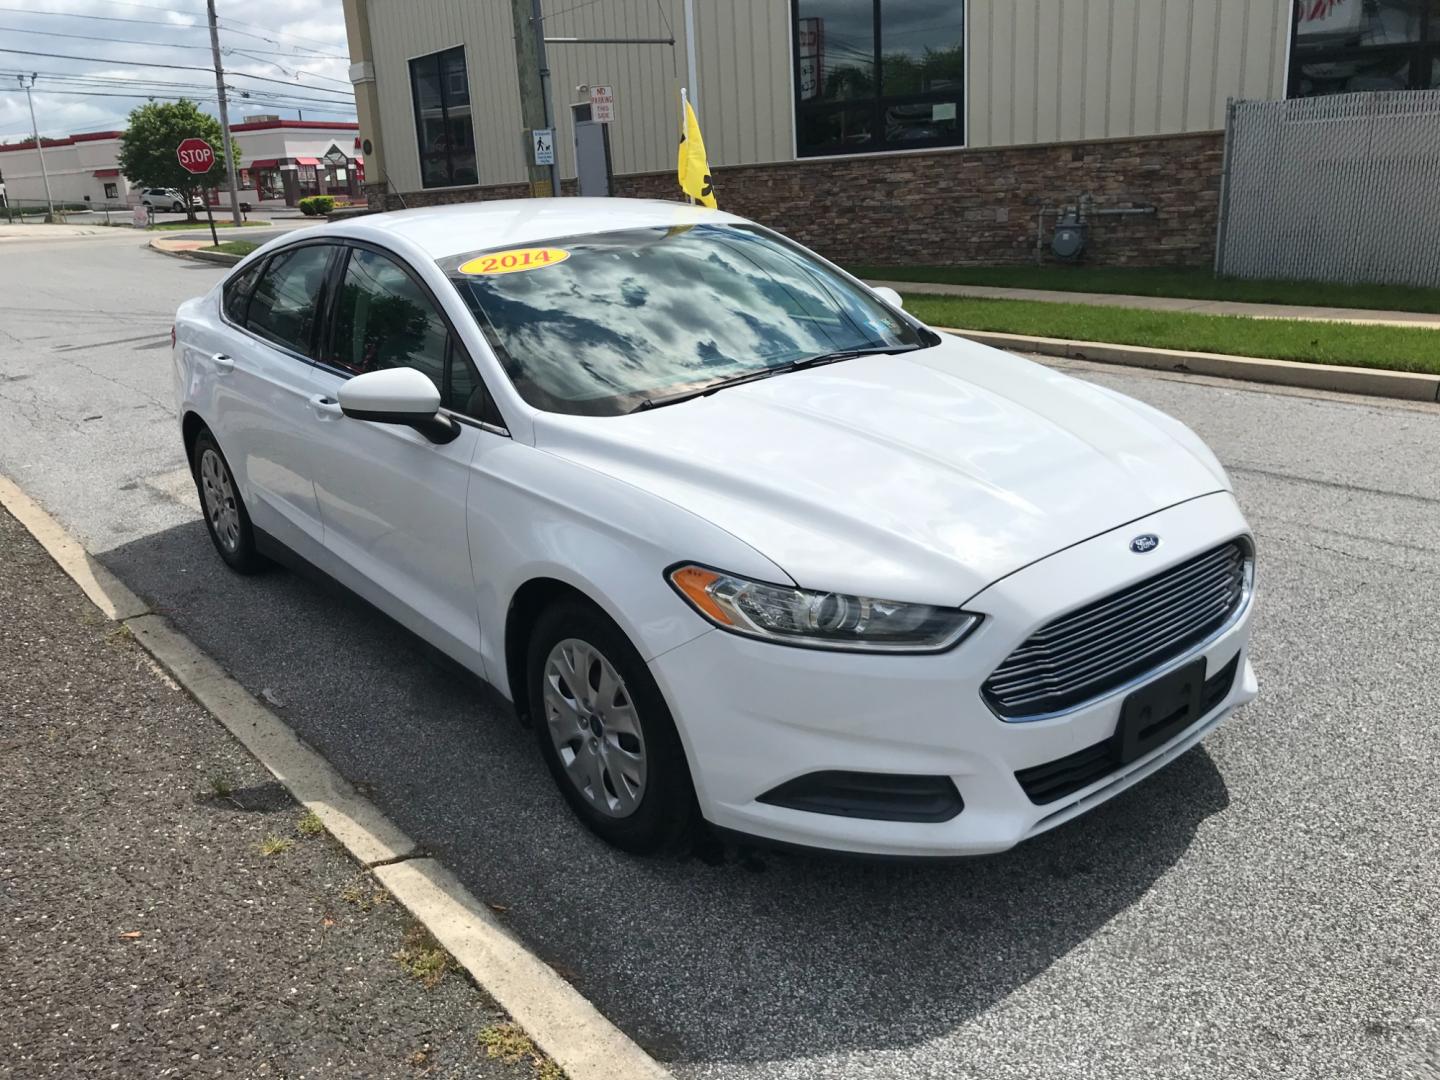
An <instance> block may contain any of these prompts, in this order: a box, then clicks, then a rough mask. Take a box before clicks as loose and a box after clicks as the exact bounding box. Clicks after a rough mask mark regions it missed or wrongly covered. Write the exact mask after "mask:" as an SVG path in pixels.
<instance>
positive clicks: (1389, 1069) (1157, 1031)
mask: <svg viewBox="0 0 1440 1080" xmlns="http://www.w3.org/2000/svg"><path fill="white" fill-rule="evenodd" d="M138 243H139V241H138V240H137V238H135V237H129V238H128V240H126V239H116V240H111V239H109V238H104V239H102V240H99V241H95V242H91V241H85V242H83V243H82V242H80V241H73V242H69V243H68V244H59V243H57V244H37V245H30V246H26V247H21V246H17V245H16V244H14V243H12V244H11V245H9V246H8V247H7V248H6V251H5V257H4V259H3V260H0V471H3V472H4V473H6V474H8V475H9V476H11V477H12V478H14V479H15V480H16V481H17V482H18V483H20V484H21V485H22V486H23V487H25V488H26V489H27V490H28V491H29V492H30V493H31V494H32V495H34V496H35V497H36V498H38V499H39V500H40V501H41V502H42V503H44V504H45V505H46V506H47V507H48V508H49V509H50V510H51V511H52V512H53V513H55V514H56V515H57V516H58V517H59V518H60V519H61V520H62V521H63V522H65V523H66V524H67V525H68V526H69V527H70V528H71V529H72V530H74V531H75V532H76V533H77V534H78V535H79V536H80V537H81V538H82V539H83V540H84V542H85V543H86V544H87V545H88V546H89V548H90V549H91V550H92V551H93V552H95V553H96V554H97V555H98V557H99V558H100V559H101V561H103V562H104V563H105V564H106V565H108V566H109V567H111V568H112V569H113V570H114V571H115V572H116V573H118V574H119V575H120V576H121V577H122V578H123V579H124V580H125V581H126V582H127V583H128V584H130V585H131V587H132V588H134V589H136V590H137V591H138V592H140V593H141V594H142V595H143V596H145V597H146V598H147V599H148V600H149V601H150V602H151V603H152V604H154V605H156V606H157V607H158V608H159V609H160V610H163V611H164V612H165V613H166V614H168V615H169V616H170V617H171V618H172V619H173V620H174V621H175V622H176V623H178V624H179V626H180V628H181V629H182V630H184V631H185V633H187V634H189V635H190V636H191V637H192V638H193V639H194V640H195V641H196V642H197V643H198V644H199V645H200V646H202V647H203V648H205V649H207V650H209V651H210V652H211V653H212V654H213V655H215V656H216V657H217V658H218V659H219V660H220V661H221V662H222V663H223V664H224V665H226V666H227V667H228V668H229V669H230V670H231V671H232V672H233V673H235V675H236V676H237V677H238V678H240V679H241V680H242V681H243V682H244V683H245V684H246V685H247V686H249V687H250V688H251V689H252V690H254V691H256V692H264V693H265V694H266V696H267V698H269V699H270V700H272V701H274V702H278V703H279V706H278V708H279V711H280V712H281V713H282V714H283V715H284V716H285V717H286V719H287V720H288V721H289V722H290V723H291V724H292V725H294V727H295V728H296V729H297V730H298V731H299V732H300V733H301V734H302V735H303V736H304V738H306V739H307V740H308V741H309V742H310V743H312V744H313V745H315V746H317V747H318V748H319V749H320V750H321V751H323V752H324V753H325V754H326V755H327V756H328V757H329V758H330V760H331V761H332V762H334V763H335V765H336V766H337V767H338V768H339V769H340V770H341V771H342V772H343V773H345V774H346V775H347V776H348V777H350V778H351V779H352V780H355V781H357V782H360V783H363V784H365V785H367V788H368V790H369V791H371V792H372V793H373V797H374V798H375V799H376V801H377V802H378V803H380V804H381V806H382V807H383V808H384V809H385V810H386V811H387V812H388V813H389V814H390V815H391V816H392V817H393V818H394V819H395V820H396V821H397V822H398V823H399V824H400V825H401V826H402V827H403V828H404V829H405V830H406V831H407V832H408V833H410V835H412V836H415V837H417V838H420V839H422V840H423V842H424V843H425V844H426V845H427V846H429V847H431V848H432V849H434V850H435V851H436V852H438V853H439V854H440V855H441V856H442V857H443V858H444V859H445V860H446V861H447V862H448V863H449V864H450V865H451V866H452V867H453V868H454V869H455V871H456V872H457V873H458V874H459V876H460V877H461V878H462V879H463V880H464V881H465V883H466V884H467V885H468V886H469V887H470V888H471V889H472V890H473V891H474V892H475V893H476V894H477V895H478V896H480V897H481V898H483V899H485V900H487V901H489V902H491V903H494V904H499V905H503V906H504V907H505V909H506V916H505V917H506V918H507V919H509V920H510V922H511V924H512V925H513V927H514V928H515V929H516V931H517V932H518V933H520V934H521V935H522V936H523V937H524V938H525V939H526V940H528V941H529V942H530V943H531V944H532V945H533V946H534V947H535V948H536V949H537V950H538V951H539V952H540V953H541V955H543V956H544V957H546V959H548V960H549V961H550V962H551V963H553V964H554V965H555V966H556V967H557V968H558V969H559V970H560V971H561V972H562V973H563V974H565V975H566V976H567V977H569V978H570V979H571V980H573V981H574V983H575V984H576V985H577V986H578V987H579V988H580V989H581V990H582V991H583V992H584V993H585V994H587V995H588V996H589V997H591V999H592V1000H594V1001H595V1003H596V1004H597V1006H598V1007H599V1008H600V1009H601V1010H602V1011H603V1012H605V1013H606V1014H607V1015H608V1016H610V1017H611V1018H612V1019H613V1020H615V1021H616V1022H617V1023H619V1024H620V1025H621V1026H622V1027H624V1028H625V1029H626V1030H627V1031H628V1032H630V1033H631V1034H632V1035H633V1036H634V1037H635V1038H636V1039H638V1040H639V1041H640V1042H641V1043H642V1045H644V1046H646V1047H647V1048H648V1049H650V1050H651V1051H652V1052H653V1053H655V1054H656V1055H657V1056H658V1057H660V1058H661V1059H663V1060H665V1061H667V1062H668V1063H669V1064H670V1066H671V1068H672V1069H673V1070H674V1072H675V1073H676V1075H677V1076H678V1077H680V1078H682V1080H702V1078H704V1080H711V1078H714V1080H742V1078H745V1080H749V1078H757V1080H759V1078H765V1080H771V1078H781V1077H787V1078H788V1077H826V1078H829V1077H847V1078H848V1077H856V1078H864V1080H882V1078H883V1080H890V1078H895V1080H899V1078H905V1080H910V1078H916V1077H935V1078H939V1077H946V1078H951V1077H977V1078H978V1077H985V1078H987V1080H991V1078H1001V1077H1024V1078H1031V1077H1046V1078H1050V1077H1066V1078H1070V1077H1141V1076H1144V1077H1164V1078H1166V1080H1177V1078H1182V1077H1184V1078H1190V1077H1193V1078H1197V1080H1198V1078H1205V1080H1214V1078H1231V1077H1236V1078H1238V1077H1252V1076H1264V1077H1267V1078H1281V1077H1296V1078H1298V1077H1346V1078H1347V1080H1348V1078H1372V1077H1373V1078H1377V1080H1378V1078H1382V1077H1383V1078H1386V1080H1389V1078H1393V1077H1397V1076H1434V1075H1436V1071H1437V1070H1440V933H1437V929H1440V927H1437V921H1436V912H1437V910H1440V861H1437V858H1436V856H1437V853H1440V784H1437V783H1436V782H1435V779H1436V777H1435V773H1436V763H1437V761H1440V723H1437V721H1436V713H1437V707H1436V696H1437V695H1436V692H1435V689H1434V682H1433V679H1432V677H1431V671H1432V668H1433V664H1434V658H1435V656H1436V655H1437V652H1440V617H1437V614H1436V613H1437V611H1440V584H1437V582H1440V555H1437V551H1436V546H1435V538H1436V537H1437V536H1440V492H1437V489H1436V485H1435V462H1436V461H1440V409H1437V408H1436V407H1434V406H1423V405H1420V406H1411V405H1406V404H1400V403H1389V402H1377V401H1369V400H1365V399H1344V398H1338V397H1328V396H1324V395H1319V394H1309V393H1299V392H1275V391H1266V390H1263V389H1261V388H1258V387H1252V386H1246V385H1242V384H1233V383H1231V384H1225V383H1218V382H1211V381H1205V380H1197V379H1182V378H1180V377H1172V376H1165V375H1156V374H1151V373H1127V372H1120V371H1115V370H1113V369H1112V370H1103V369H1099V368H1085V367H1079V368H1077V373H1078V374H1080V375H1081V376H1082V377H1084V378H1089V379H1093V380H1095V381H1097V382H1102V383H1104V384H1106V385H1109V386H1113V387H1116V388H1119V389H1121V390H1123V391H1125V392H1128V393H1131V394H1134V395H1136V396H1137V397H1140V398H1143V399H1144V400H1146V401H1149V402H1151V403H1152V404H1155V405H1157V406H1159V407H1160V408H1163V409H1166V410H1167V411H1169V412H1172V413H1174V414H1175V415H1177V416H1179V417H1181V418H1182V419H1184V420H1185V421H1187V422H1188V423H1190V424H1191V425H1192V426H1194V427H1195V428H1196V429H1197V430H1198V431H1199V432H1200V433H1201V434H1202V435H1204V436H1205V437H1206V438H1207V439H1208V440H1209V441H1210V442H1211V444H1212V445H1213V446H1214V447H1215V449H1216V451H1217V453H1218V454H1219V455H1220V457H1221V458H1222V460H1223V461H1224V462H1225V463H1226V465H1227V466H1228V467H1229V469H1230V470H1231V472H1232V475H1233V476H1234V478H1235V481H1236V485H1237V489H1238V492H1239V495H1240V498H1241V501H1242V502H1243V503H1244V506H1245V509H1246V512H1247V513H1248V515H1249V517H1250V520H1251V522H1252V524H1253V525H1254V527H1255V529H1256V532H1257V537H1258V544H1259V551H1260V556H1259V574H1260V582H1261V586H1260V588H1261V593H1260V598H1259V605H1260V606H1259V614H1258V617H1257V625H1256V631H1255V640H1254V660H1255V665H1256V668H1257V671H1258V673H1259V676H1260V681H1261V697H1260V699H1259V700H1258V701H1257V702H1256V703H1255V704H1254V705H1252V706H1250V707H1248V708H1247V709H1245V710H1244V711H1243V712H1242V713H1241V714H1239V715H1238V716H1236V717H1234V718H1233V719H1232V720H1231V721H1230V722H1229V723H1228V724H1227V725H1226V726H1224V727H1223V728H1222V729H1221V730H1219V731H1218V732H1217V733H1216V734H1215V735H1214V736H1213V737H1212V738H1211V739H1210V740H1209V741H1208V742H1207V743H1206V744H1205V746H1204V747H1202V748H1200V749H1198V750H1196V751H1193V752H1191V753H1190V754H1188V755H1186V756H1185V757H1184V758H1183V759H1181V760H1180V761H1179V762H1177V763H1175V764H1174V765H1172V766H1171V767H1170V768H1168V769H1167V770H1166V771H1164V772H1163V773H1161V774H1159V775H1158V776H1156V777H1155V778H1154V779H1152V780H1150V781H1149V782H1147V783H1145V784H1142V785H1140V786H1139V787H1137V788H1135V789H1132V790H1131V791H1129V792H1127V793H1126V794H1124V795H1123V796H1121V797H1120V798H1117V799H1115V800H1114V801H1112V802H1111V803H1109V804H1107V805H1106V806H1104V807H1102V808H1101V809H1100V810H1098V811H1096V812H1095V813H1092V814H1090V815H1088V816H1086V817H1084V818H1081V819H1079V820H1078V821H1076V822H1073V823H1071V824H1069V825H1066V826H1065V827H1063V828H1061V829H1058V830H1055V831H1054V832H1051V833H1049V834H1046V835H1044V836H1042V837H1039V838H1037V839H1036V840H1034V841H1032V842H1030V843H1028V844H1025V845H1023V846H1022V847H1020V848H1018V849H1016V850H1015V851H1013V852H1010V853H1007V854H1004V855H1000V856H994V857H990V858H986V859H982V860H973V861H969V862H962V863H958V864H947V865H906V864H888V863H864V862H851V861H843V860H835V859H827V858H819V857H815V858H811V857H799V856H789V855H787V856H779V855H772V854H761V853H753V852H735V851H725V852H718V853H717V852H705V853H702V854H703V856H704V857H696V858H692V859H689V860H687V861H683V862H655V861H641V860H636V859H632V858H628V857H625V856H623V855H619V854H617V853H615V852H614V851H611V850H609V849H607V848H605V847H603V846H602V845H601V844H599V843H598V842H597V841H595V840H593V839H592V838H591V837H590V836H589V835H588V834H587V833H585V832H584V831H583V830H582V829H581V828H580V827H579V826H578V825H577V824H576V823H575V822H574V821H573V820H572V819H571V817H570V815H569V813H568V812H567V810H566V809H565V807H564V805H563V803H562V801H561V799H560V798H559V796H558V794H557V793H556V791H555V790H554V788H553V786H552V784H551V781H550V779H549V777H548V775H546V773H545V771H544V769H543V766H542V765H541V763H540V760H539V757H538V755H537V754H536V752H535V749H534V746H533V744H532V742H531V739H530V736H529V735H528V734H526V733H525V732H523V731H522V730H520V729H519V728H518V726H517V725H516V724H515V723H514V722H513V719H512V718H511V717H510V715H509V714H508V713H507V712H506V711H505V709H504V708H502V707H497V706H496V705H495V703H494V702H493V701H492V700H491V699H490V698H489V697H488V696H487V695H486V694H484V693H483V692H480V691H478V690H477V689H476V687H474V686H473V685H471V684H470V683H469V682H467V681H466V680H464V679H462V678H460V677H457V676H456V675H454V674H453V673H451V672H449V671H447V670H442V669H441V668H438V667H436V666H434V665H433V664H432V663H430V662H429V661H428V660H427V659H426V658H425V653H424V651H423V650H422V649H421V648H420V647H419V646H418V645H417V644H416V643H415V642H414V640H413V639H411V638H409V637H408V636H407V635H406V634H405V633H404V632H403V631H401V630H399V629H398V628H397V627H396V626H395V625H394V624H392V623H390V622H388V621H387V620H385V619H384V618H382V617H380V616H378V615H376V614H374V613H372V612H371V611H369V610H368V609H366V608H364V607H363V606H362V605H360V604H358V603H357V602H355V601H353V600H349V599H346V598H345V597H342V596H337V595H335V594H334V593H333V592H331V591H329V590H326V589H323V588H320V587H317V586H316V585H313V584H311V583H309V582H307V581H305V580H302V579H299V578H297V577H295V576H292V575H290V574H286V573H282V572H276V573H272V574H268V575H264V576H261V577H259V578H254V579H240V578H237V577H235V576H233V575H230V574H228V573H227V572H225V570H224V569H223V568H222V566H221V564H220V563H219V561H218V560H217V559H216V558H215V556H214V555H213V554H212V552H211V550H210V548H209V544H208V541H207V539H206V537H205V533H204V529H203V526H202V525H201V523H200V521H199V520H198V516H197V510H196V507H195V497H194V493H193V489H192V488H191V487H190V484H189V480H188V477H187V476H186V473H185V469H184V462H183V460H182V455H181V449H180V445H179V438H178V434H177V432H176V428H175V423H174V418H173V416H172V407H171V391H170V373H169V352H168V344H169V342H168V334H169V328H170V313H171V311H172V310H173V308H174V306H175V304H176V303H177V302H178V301H179V300H181V299H183V298H184V297H186V296H188V295H191V294H193V293H196V292H199V291H202V290H203V289H205V288H206V287H208V286H209V285H210V284H211V283H213V282H214V281H215V280H217V278H218V277H219V275H220V274H221V273H222V271H219V270H216V269H211V268H208V267H203V266H200V265H197V264H192V263H187V262H182V261H179V260H175V259H169V258H165V257H162V256H159V255H156V254H154V253H151V252H147V251H143V250H141V249H140V248H139V247H138Z"/></svg>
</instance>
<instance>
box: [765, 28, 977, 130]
mask: <svg viewBox="0 0 1440 1080" xmlns="http://www.w3.org/2000/svg"><path fill="white" fill-rule="evenodd" d="M791 3H792V10H793V17H794V20H795V32H794V43H795V142H796V149H797V150H798V152H799V154H800V156H801V157H807V156H813V155H817V154H860V153H870V152H876V151H886V150H913V149H919V148H922V147H930V146H960V145H961V144H963V142H964V141H965V98H964V89H965V4H964V2H963V0H791Z"/></svg>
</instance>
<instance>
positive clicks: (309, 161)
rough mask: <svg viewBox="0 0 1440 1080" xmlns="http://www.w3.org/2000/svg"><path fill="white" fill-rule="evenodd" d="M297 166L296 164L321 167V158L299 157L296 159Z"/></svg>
mask: <svg viewBox="0 0 1440 1080" xmlns="http://www.w3.org/2000/svg"><path fill="white" fill-rule="evenodd" d="M295 164H296V165H319V164H320V159H319V158H313V157H297V158H296V159H295Z"/></svg>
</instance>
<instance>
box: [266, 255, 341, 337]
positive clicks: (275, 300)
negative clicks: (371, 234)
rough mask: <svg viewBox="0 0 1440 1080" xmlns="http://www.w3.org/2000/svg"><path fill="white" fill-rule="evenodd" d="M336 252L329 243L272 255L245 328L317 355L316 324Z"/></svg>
mask: <svg viewBox="0 0 1440 1080" xmlns="http://www.w3.org/2000/svg"><path fill="white" fill-rule="evenodd" d="M332 251H334V248H333V247H331V246H330V245H328V244H307V245H305V246H304V247H296V248H290V249H288V250H286V251H281V252H278V253H276V254H275V255H272V256H270V261H269V262H267V263H266V264H265V272H264V274H263V275H262V276H261V278H260V283H259V284H258V285H257V286H256V287H255V292H254V295H253V296H251V298H250V308H249V311H248V312H247V313H246V319H245V325H246V326H248V327H249V328H250V329H251V330H253V331H255V333H257V334H259V335H261V336H262V337H267V338H269V339H270V340H271V341H274V342H277V343H278V344H281V345H284V346H286V347H287V348H290V349H294V350H295V351H296V352H298V353H301V354H302V355H305V356H313V355H314V337H315V324H316V322H317V321H318V319H319V315H320V302H321V293H322V292H323V291H324V287H325V271H326V268H327V267H328V266H329V263H330V254H331V252H332Z"/></svg>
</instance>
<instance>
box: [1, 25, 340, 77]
mask: <svg viewBox="0 0 1440 1080" xmlns="http://www.w3.org/2000/svg"><path fill="white" fill-rule="evenodd" d="M0 10H9V9H5V8H0ZM181 29H185V30H189V29H190V27H188V26H187V27H182V28H181ZM196 29H199V28H198V27H196ZM0 30H8V31H10V32H11V33H15V34H35V35H38V36H40V37H56V38H70V39H72V40H75V41H109V42H113V43H114V44H116V45H150V46H154V47H156V48H160V49H191V50H195V49H198V50H200V51H201V52H209V51H210V46H208V45H184V44H181V43H180V42H173V41H145V40H142V39H140V38H117V37H109V36H107V35H104V34H62V33H60V32H59V31H58V30H30V29H27V28H25V27H23V26H0ZM226 51H227V52H234V53H239V52H240V50H239V49H235V48H230V49H227V50H226ZM247 52H254V53H264V54H266V55H267V56H283V57H287V58H288V59H291V60H322V59H323V60H346V59H349V58H348V57H344V56H339V55H329V56H318V55H314V54H309V53H300V54H296V53H288V52H283V51H281V50H279V49H251V48H249V47H248V46H247ZM241 55H244V54H241ZM260 62H261V63H270V61H268V60H261V61H260ZM276 66H278V65H276ZM336 81H339V80H336Z"/></svg>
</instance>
